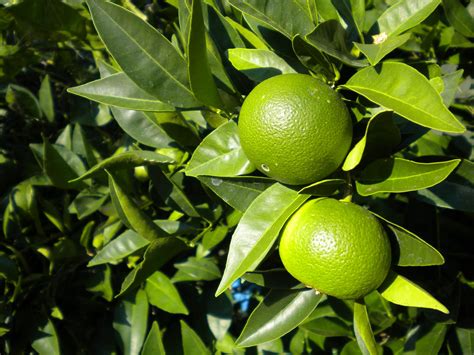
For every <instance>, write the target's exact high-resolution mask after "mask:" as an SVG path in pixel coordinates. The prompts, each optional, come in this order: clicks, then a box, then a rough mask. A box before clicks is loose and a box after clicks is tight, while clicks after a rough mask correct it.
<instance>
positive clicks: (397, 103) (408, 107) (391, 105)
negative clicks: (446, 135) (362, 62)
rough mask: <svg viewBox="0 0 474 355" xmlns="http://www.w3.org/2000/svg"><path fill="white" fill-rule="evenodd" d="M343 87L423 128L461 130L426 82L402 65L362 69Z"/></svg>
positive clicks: (457, 131)
mask: <svg viewBox="0 0 474 355" xmlns="http://www.w3.org/2000/svg"><path fill="white" fill-rule="evenodd" d="M343 87H345V88H346V89H349V90H352V91H355V92H357V93H358V94H360V95H362V96H365V97H366V98H368V99H369V100H371V101H373V102H375V103H377V104H379V105H381V106H383V107H385V108H387V109H390V110H393V111H395V112H396V113H398V114H399V115H400V116H403V117H405V118H406V119H408V120H410V121H412V122H414V123H416V124H419V125H421V126H423V127H428V128H433V129H436V130H439V131H444V132H451V133H462V132H464V130H465V128H464V126H463V125H462V124H461V123H460V122H459V121H458V120H457V119H456V117H454V115H453V114H452V113H451V112H449V110H448V109H447V108H446V106H444V104H443V100H442V98H441V96H440V95H439V94H438V92H437V91H436V90H435V89H434V88H433V86H432V85H431V84H430V82H429V81H428V79H427V78H426V77H425V76H424V75H422V74H421V73H419V72H418V71H417V70H416V69H414V68H412V67H410V66H408V65H406V64H403V63H395V62H384V63H382V64H379V65H378V66H377V67H368V68H364V69H362V70H360V71H359V72H357V73H356V74H355V75H353V76H352V77H351V78H350V79H349V81H348V82H347V83H346V84H345V85H343Z"/></svg>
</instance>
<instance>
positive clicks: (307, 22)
mask: <svg viewBox="0 0 474 355" xmlns="http://www.w3.org/2000/svg"><path fill="white" fill-rule="evenodd" d="M229 2H230V3H231V5H232V6H235V7H236V8H237V9H239V10H240V11H242V12H243V13H245V14H248V15H250V16H253V17H255V18H257V19H259V20H260V21H262V22H264V23H265V24H266V25H267V26H269V27H271V28H273V29H275V30H277V31H278V32H281V33H282V34H284V35H285V36H286V37H288V38H290V39H291V38H293V36H295V35H297V34H303V35H304V34H307V33H309V32H310V31H311V30H312V29H313V27H314V25H313V23H312V20H311V17H310V15H309V13H308V10H307V9H306V8H304V7H303V6H302V5H301V2H300V1H298V0H287V1H286V2H285V6H281V4H279V3H278V2H275V1H272V0H230V1H229ZM288 14H291V21H288Z"/></svg>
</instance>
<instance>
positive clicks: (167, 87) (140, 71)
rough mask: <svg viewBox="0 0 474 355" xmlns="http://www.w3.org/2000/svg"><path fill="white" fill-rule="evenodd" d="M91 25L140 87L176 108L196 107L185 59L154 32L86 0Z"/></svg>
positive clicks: (129, 16) (115, 8)
mask: <svg viewBox="0 0 474 355" xmlns="http://www.w3.org/2000/svg"><path fill="white" fill-rule="evenodd" d="M87 4H88V5H89V9H90V11H91V15H92V21H93V22H94V25H95V27H96V29H97V32H98V33H99V36H100V38H101V39H102V41H103V42H104V44H105V46H106V47H107V49H108V51H109V52H110V53H111V54H112V56H113V57H114V59H115V60H116V61H117V63H118V64H119V65H120V67H121V68H122V69H123V71H124V72H125V74H127V75H128V76H129V77H130V79H132V80H133V81H134V82H135V83H136V84H137V85H138V86H139V87H141V88H142V89H143V90H145V91H146V92H148V93H149V94H151V95H153V96H155V97H157V98H158V99H159V100H160V101H162V102H164V103H167V104H170V105H173V106H177V107H196V106H199V102H198V101H197V100H196V98H195V97H194V95H193V93H192V91H191V90H190V88H189V82H188V78H187V70H186V68H187V65H186V61H185V59H184V58H183V57H182V56H181V54H180V53H179V52H178V51H177V50H176V49H175V48H174V47H173V45H172V44H171V43H170V42H169V41H168V40H167V39H166V38H165V37H164V36H163V35H162V34H161V33H159V32H158V31H157V30H156V29H154V28H153V27H152V26H150V25H149V24H148V23H146V22H145V21H143V20H142V19H140V18H139V17H138V16H136V15H134V14H133V13H131V12H129V11H127V10H125V9H124V8H122V7H120V6H118V5H115V4H113V3H110V2H105V1H103V0H87Z"/></svg>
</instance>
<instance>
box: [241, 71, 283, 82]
mask: <svg viewBox="0 0 474 355" xmlns="http://www.w3.org/2000/svg"><path fill="white" fill-rule="evenodd" d="M241 72H242V73H244V74H245V75H246V76H248V77H249V78H250V79H252V80H254V81H257V82H261V81H264V80H265V79H268V78H271V77H272V76H275V75H280V74H282V72H281V70H279V69H276V68H255V69H247V70H241Z"/></svg>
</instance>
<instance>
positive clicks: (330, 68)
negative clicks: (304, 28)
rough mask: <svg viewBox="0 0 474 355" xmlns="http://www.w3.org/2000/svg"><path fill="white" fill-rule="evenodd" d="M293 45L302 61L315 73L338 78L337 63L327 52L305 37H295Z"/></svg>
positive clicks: (326, 78) (332, 78) (328, 78)
mask: <svg viewBox="0 0 474 355" xmlns="http://www.w3.org/2000/svg"><path fill="white" fill-rule="evenodd" d="M292 47H293V51H294V52H295V54H296V56H297V57H298V59H299V60H300V62H301V63H302V64H303V65H304V66H305V67H306V68H308V69H309V70H311V71H312V72H313V73H316V74H318V75H322V76H323V79H324V78H325V80H334V79H335V78H336V73H337V69H336V65H335V64H334V63H331V61H330V60H329V59H328V57H327V55H326V54H324V53H323V52H321V51H320V50H319V49H318V48H316V47H315V46H313V45H312V44H310V43H309V42H308V41H306V39H305V37H303V36H301V35H297V36H295V37H293V39H292Z"/></svg>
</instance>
